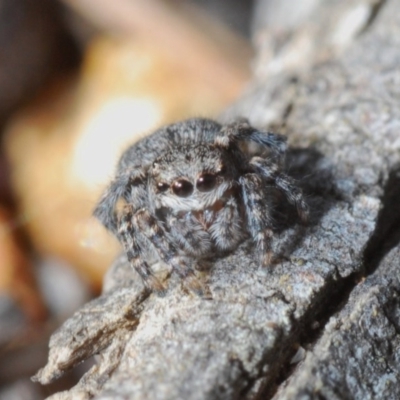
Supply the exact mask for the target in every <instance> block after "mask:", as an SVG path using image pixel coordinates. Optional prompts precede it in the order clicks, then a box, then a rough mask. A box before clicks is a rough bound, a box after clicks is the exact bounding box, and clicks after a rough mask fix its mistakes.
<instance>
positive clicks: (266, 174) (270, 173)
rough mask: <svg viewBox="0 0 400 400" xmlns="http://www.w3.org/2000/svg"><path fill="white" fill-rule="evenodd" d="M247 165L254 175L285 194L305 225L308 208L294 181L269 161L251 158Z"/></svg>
mask: <svg viewBox="0 0 400 400" xmlns="http://www.w3.org/2000/svg"><path fill="white" fill-rule="evenodd" d="M249 164H250V166H251V168H252V169H253V170H254V171H255V172H256V173H258V174H259V175H261V176H262V177H263V178H264V179H266V180H269V181H271V182H272V183H273V184H274V186H275V187H276V188H278V189H279V190H281V191H282V192H283V193H284V194H285V196H286V198H287V199H288V201H289V202H290V203H291V204H293V205H294V206H295V207H296V209H297V213H298V214H299V217H300V218H301V220H302V222H304V223H306V222H307V221H308V217H309V208H308V205H307V203H306V202H305V200H304V196H303V192H302V190H301V189H300V188H299V187H298V186H297V185H296V181H295V180H294V179H293V178H291V177H290V176H288V175H286V174H285V173H284V172H282V171H281V170H280V167H279V165H278V164H277V163H274V162H272V161H271V160H269V159H264V158H261V157H253V158H252V159H251V160H250V163H249Z"/></svg>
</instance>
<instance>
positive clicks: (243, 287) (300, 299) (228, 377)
mask: <svg viewBox="0 0 400 400" xmlns="http://www.w3.org/2000/svg"><path fill="white" fill-rule="evenodd" d="M325 3H326V4H325V6H324V5H323V3H322V2H321V3H318V4H319V6H318V7H317V8H316V9H315V13H316V14H315V15H314V17H318V15H323V16H325V17H324V18H328V19H329V18H332V15H336V14H335V12H336V11H338V10H341V11H340V12H341V13H342V14H340V13H339V14H340V15H342V17H343V15H344V17H343V18H345V17H346V16H347V17H348V15H353V14H351V12H353V13H354V9H355V8H356V7H359V6H360V5H362V6H364V7H370V8H371V10H372V11H371V14H370V16H373V18H372V17H371V18H364V26H363V27H362V29H361V28H360V29H358V31H357V32H356V34H354V37H352V39H351V44H349V42H346V44H345V45H343V48H341V49H340V51H338V50H337V49H336V50H335V51H332V52H330V53H329V54H328V55H327V53H326V51H325V50H326V49H324V48H323V47H324V46H325V44H326V41H324V40H322V39H321V37H318V38H314V39H315V40H314V42H313V43H314V44H315V46H316V47H315V48H316V51H315V52H314V53H313V54H314V56H313V57H312V60H311V62H310V63H309V64H308V65H305V64H302V65H301V68H299V69H298V70H295V69H293V66H292V65H291V66H287V65H283V66H282V67H281V69H280V71H279V73H277V74H272V72H271V71H269V72H268V73H267V75H268V79H264V78H263V80H258V81H255V82H254V85H253V89H252V90H250V91H249V92H248V93H247V94H246V95H245V96H244V97H243V98H242V99H241V100H240V101H238V103H237V104H236V105H234V106H233V107H232V108H231V109H230V110H228V111H227V112H226V114H225V115H224V116H223V119H224V120H230V119H232V118H234V117H236V116H239V115H244V116H247V117H248V118H250V121H251V122H252V123H253V124H254V125H256V126H260V127H262V128H265V127H266V126H269V127H271V126H273V127H278V128H279V129H280V131H281V132H283V133H285V134H287V135H288V136H289V143H290V145H291V151H290V154H289V156H288V161H287V162H288V169H289V171H290V173H291V174H292V175H293V176H294V177H295V178H297V179H299V181H300V182H301V185H302V187H303V190H304V191H305V193H306V194H307V198H308V202H309V204H310V209H311V221H310V224H309V225H308V226H307V227H300V226H298V225H297V224H295V223H294V222H295V221H294V218H292V217H293V213H292V212H291V211H290V208H288V209H286V208H283V209H282V210H280V211H281V214H282V215H283V216H282V218H281V219H282V221H280V223H279V224H278V227H277V232H276V235H275V238H274V249H275V261H274V265H272V266H271V267H269V268H262V267H260V265H259V263H258V259H257V258H256V256H255V255H254V252H253V248H252V245H251V243H243V245H241V246H240V248H239V249H238V250H237V251H236V252H235V253H233V254H231V255H229V256H227V257H226V258H223V259H220V260H218V261H217V262H216V263H215V265H214V266H213V267H212V269H211V270H210V271H207V272H205V273H204V279H205V280H206V281H207V282H208V285H209V288H210V293H211V299H205V298H201V297H196V296H195V295H192V294H190V293H187V292H186V291H185V289H184V288H183V287H182V285H181V284H180V283H179V281H178V280H175V279H174V278H173V277H172V278H171V279H170V281H169V290H168V292H167V294H166V295H165V296H164V297H160V296H159V295H156V294H152V295H149V294H148V293H147V292H146V291H145V290H144V288H143V287H142V285H141V283H140V280H139V279H138V278H137V277H136V276H135V274H134V272H133V271H132V270H131V269H130V268H129V266H128V265H127V262H126V259H125V257H124V256H121V257H120V258H119V259H118V260H117V261H116V263H115V264H114V266H113V267H112V268H111V270H110V272H109V273H108V275H107V277H106V279H105V287H104V293H103V294H102V296H101V297H100V298H98V299H96V300H94V301H92V302H91V303H89V304H87V305H86V306H85V307H84V308H83V309H82V310H80V311H78V312H77V313H76V314H75V315H74V316H73V317H72V318H71V319H70V320H69V321H67V322H66V323H65V325H64V326H63V327H61V328H60V329H59V331H58V332H56V333H55V334H54V335H53V337H52V339H51V341H50V355H49V362H48V364H47V365H46V367H45V368H44V369H43V370H41V371H39V373H38V374H37V376H36V378H35V379H37V380H39V381H40V382H41V383H48V382H50V381H52V380H53V379H55V378H57V377H58V376H59V375H60V374H62V373H63V372H64V371H65V370H67V369H69V368H72V367H73V366H74V365H76V364H77V363H79V362H81V361H82V360H84V359H86V358H88V357H90V356H91V355H93V354H100V356H99V359H98V361H97V364H96V365H95V366H94V367H92V369H91V370H90V371H89V372H88V373H87V374H86V375H85V376H84V377H83V378H82V380H81V382H80V383H79V384H78V385H77V386H76V387H74V388H72V389H71V390H70V391H67V392H63V393H61V394H57V395H54V396H53V397H52V398H53V399H88V398H92V397H94V398H96V399H143V398H151V399H243V398H248V399H255V398H263V399H267V398H272V397H274V398H276V399H296V398H299V399H308V398H310V399H311V398H316V399H324V398H329V399H334V398H338V399H343V398H344V399H346V398H349V399H350V398H355V399H369V398H371V399H372V398H380V399H396V398H399V386H398V384H396V382H398V381H399V378H400V376H399V375H400V350H399V348H400V347H399V343H400V330H399V327H400V314H399V311H398V310H399V307H398V306H399V290H400V289H399V285H400V282H399V272H400V267H399V265H398V261H397V260H398V256H397V255H398V253H399V251H400V250H399V248H398V247H397V248H396V249H395V250H393V251H392V252H391V253H390V254H389V255H388V256H387V257H386V258H384V261H383V262H381V260H382V258H383V256H384V255H385V253H386V252H387V251H388V250H389V249H390V248H393V247H394V246H395V245H396V244H397V242H398V237H399V235H398V227H399V221H400V212H399V208H398V198H399V195H400V189H399V188H400V185H399V177H398V171H399V167H398V165H399V161H400V102H399V100H400V91H399V83H400V75H399V65H400V51H399V48H400V14H399V13H398V12H397V10H398V6H399V5H400V3H399V2H398V1H395V0H387V1H386V2H379V3H374V4H372V3H367V2H364V3H363V2H359V3H356V2H347V3H346V2H340V1H337V2H325ZM345 4H348V5H347V8H346V5H345ZM377 4H379V7H376V5H377ZM328 6H329V7H332V13H329V12H327V9H326V7H328ZM374 7H375V8H374ZM321 10H323V11H324V13H322V11H321ZM343 10H345V11H346V10H347V11H348V13H347V14H346V12H345V11H343ZM321 13H322V14H321ZM349 13H350V14H349ZM309 20H314V19H313V18H311V17H310V15H309V16H308V19H306V20H305V21H309ZM321 20H322V21H324V20H323V17H321ZM307 23H308V22H304V23H303V25H301V24H300V26H296V29H295V30H294V31H293V32H292V33H291V35H292V36H291V37H292V39H291V38H289V39H288V42H287V43H289V42H290V41H291V40H295V39H296V37H295V36H296V32H300V33H301V32H303V34H304V30H303V28H304V27H305V26H306V25H307ZM341 23H342V25H343V24H344V23H345V22H343V20H340V19H339V20H338V21H337V26H340V24H341ZM332 24H333V22H332ZM335 26H336V25H335ZM259 29H261V28H259ZM263 29H266V30H267V31H268V25H265V26H264V27H263ZM327 29H329V30H330V29H333V28H332V27H331V26H330V25H328V27H327ZM341 29H343V28H341ZM307 32H309V31H307ZM300 33H299V34H300ZM328 36H329V35H326V37H328ZM310 38H312V36H310ZM317 39H318V40H317ZM310 40H311V39H310ZM326 40H328V39H326ZM318 43H323V44H322V45H321V44H318ZM319 46H322V47H319ZM346 46H347V47H346ZM345 47H346V48H345ZM321 54H325V56H324V57H322V56H321ZM274 57H275V56H274ZM274 57H273V58H272V59H271V60H270V61H269V62H273V61H274ZM321 60H323V61H321ZM259 62H260V61H259ZM304 355H305V358H304V360H303V357H302V356H304Z"/></svg>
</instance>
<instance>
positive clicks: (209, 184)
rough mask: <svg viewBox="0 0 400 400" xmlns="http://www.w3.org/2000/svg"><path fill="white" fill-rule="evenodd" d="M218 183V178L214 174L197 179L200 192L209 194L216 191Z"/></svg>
mask: <svg viewBox="0 0 400 400" xmlns="http://www.w3.org/2000/svg"><path fill="white" fill-rule="evenodd" d="M216 183H217V177H216V176H215V175H213V174H207V173H206V174H203V175H200V176H199V179H197V182H196V187H197V189H198V190H199V191H200V192H209V191H210V190H212V189H214V187H215V184H216Z"/></svg>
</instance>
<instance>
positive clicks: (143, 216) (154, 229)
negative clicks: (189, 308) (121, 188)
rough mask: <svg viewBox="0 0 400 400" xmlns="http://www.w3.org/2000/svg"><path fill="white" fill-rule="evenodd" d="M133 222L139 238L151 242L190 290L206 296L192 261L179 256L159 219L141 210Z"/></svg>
mask: <svg viewBox="0 0 400 400" xmlns="http://www.w3.org/2000/svg"><path fill="white" fill-rule="evenodd" d="M131 221H132V223H133V227H134V230H135V234H136V235H137V237H139V238H140V237H141V238H142V239H143V241H148V242H150V243H151V244H152V245H153V246H154V247H155V249H156V250H157V252H158V255H159V257H160V259H161V260H162V261H163V262H164V263H166V264H168V265H170V266H171V267H172V269H173V271H174V272H176V273H177V274H178V275H179V276H180V277H181V278H182V279H183V280H184V283H185V285H186V286H187V287H188V288H189V289H190V290H192V291H194V292H196V293H198V294H200V295H202V294H204V288H203V287H202V284H201V283H200V281H199V280H198V279H197V277H196V275H195V272H194V270H193V268H192V266H191V264H192V261H191V259H190V258H189V257H183V256H181V255H180V254H179V252H178V249H177V248H176V246H175V245H174V244H173V243H171V241H170V240H169V237H168V235H167V233H166V232H165V230H164V228H163V227H162V226H161V225H160V224H159V222H158V221H157V219H156V218H155V217H154V216H153V215H151V213H150V212H149V211H148V210H146V209H140V210H138V211H136V213H135V214H133V216H132V219H131Z"/></svg>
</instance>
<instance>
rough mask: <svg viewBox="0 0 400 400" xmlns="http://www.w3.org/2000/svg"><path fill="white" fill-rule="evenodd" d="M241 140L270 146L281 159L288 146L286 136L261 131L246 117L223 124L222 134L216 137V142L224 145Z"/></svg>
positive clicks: (227, 145)
mask: <svg viewBox="0 0 400 400" xmlns="http://www.w3.org/2000/svg"><path fill="white" fill-rule="evenodd" d="M241 141H250V142H254V143H256V144H258V145H261V146H265V147H268V148H269V149H270V150H271V151H272V152H273V154H274V155H275V156H277V157H278V158H279V159H283V157H284V155H285V152H286V148H287V146H286V137H285V136H282V135H279V134H277V133H272V132H263V131H260V130H258V129H256V128H254V127H252V126H251V125H250V124H249V121H248V120H247V119H245V118H241V119H239V120H237V121H235V122H232V123H230V124H228V125H225V126H223V127H222V129H221V132H220V134H219V135H217V136H216V138H215V142H216V144H218V145H220V146H222V147H229V145H230V144H231V143H238V142H241Z"/></svg>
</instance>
